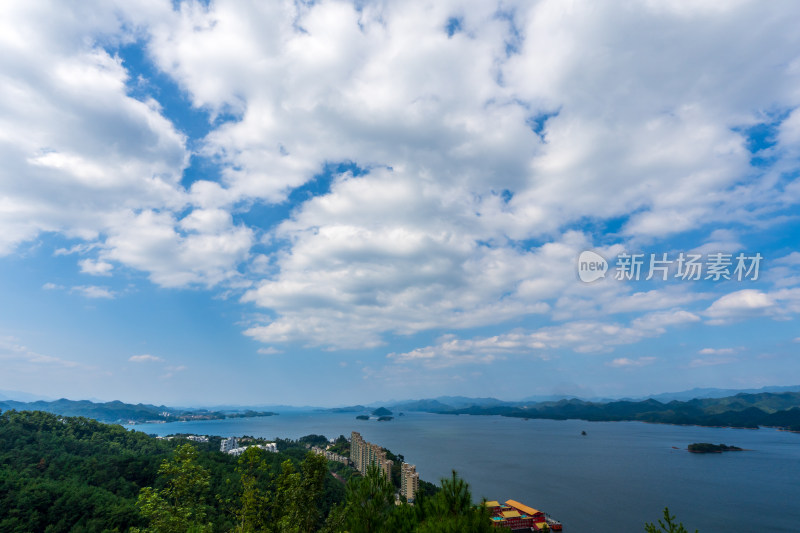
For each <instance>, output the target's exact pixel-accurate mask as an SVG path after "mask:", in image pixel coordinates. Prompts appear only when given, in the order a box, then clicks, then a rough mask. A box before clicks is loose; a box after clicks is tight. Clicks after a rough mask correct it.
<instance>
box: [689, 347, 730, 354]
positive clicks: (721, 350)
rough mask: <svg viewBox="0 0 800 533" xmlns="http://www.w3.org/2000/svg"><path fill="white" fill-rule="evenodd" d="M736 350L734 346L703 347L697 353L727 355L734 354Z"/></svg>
mask: <svg viewBox="0 0 800 533" xmlns="http://www.w3.org/2000/svg"><path fill="white" fill-rule="evenodd" d="M735 351H736V350H734V349H733V348H703V349H702V350H700V351H699V352H697V353H699V354H700V355H727V354H732V353H734V352H735Z"/></svg>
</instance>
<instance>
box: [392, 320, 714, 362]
mask: <svg viewBox="0 0 800 533" xmlns="http://www.w3.org/2000/svg"><path fill="white" fill-rule="evenodd" d="M698 321H700V317H698V316H697V315H694V314H692V313H689V312H687V311H665V312H654V313H649V314H647V315H644V316H642V317H640V318H637V319H635V320H633V321H632V322H631V323H630V324H629V325H624V324H620V323H615V322H599V321H573V322H567V323H564V324H560V325H557V326H549V327H543V328H540V329H538V330H536V331H524V330H515V331H513V332H509V333H504V334H502V335H495V336H492V337H476V338H472V339H459V338H457V337H456V336H454V335H445V336H443V337H442V338H440V339H439V340H438V342H437V343H436V344H434V345H431V346H426V347H424V348H417V349H415V350H412V351H409V352H405V353H390V354H389V355H388V356H387V357H388V358H389V359H391V360H393V361H395V362H397V363H421V364H423V365H425V366H429V367H445V366H454V365H458V364H466V363H475V362H484V363H488V362H492V361H494V360H495V359H497V358H501V357H507V356H510V355H512V354H513V355H523V356H533V357H539V358H543V359H547V358H549V357H550V355H551V352H553V351H556V350H562V349H567V350H572V351H574V352H577V353H598V352H609V351H612V349H613V348H614V347H616V346H621V345H627V344H635V343H637V342H639V341H641V340H643V339H646V338H650V337H658V336H660V335H663V334H664V333H666V331H667V328H668V327H670V326H678V325H681V324H689V323H693V322H698ZM640 361H642V362H645V363H646V362H648V361H649V359H648V358H642V359H640ZM615 366H622V365H615Z"/></svg>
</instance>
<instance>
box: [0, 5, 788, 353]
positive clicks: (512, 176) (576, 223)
mask: <svg viewBox="0 0 800 533" xmlns="http://www.w3.org/2000/svg"><path fill="white" fill-rule="evenodd" d="M30 5H32V4H30V3H7V5H3V7H2V8H0V9H2V10H3V11H2V14H3V16H2V17H0V35H3V38H2V39H1V40H0V58H2V59H0V67H2V72H4V73H6V76H7V78H8V83H2V84H0V158H2V160H3V161H4V166H3V170H0V225H2V227H3V229H4V231H3V234H2V235H0V253H11V252H12V251H13V250H14V249H15V247H16V246H18V245H19V244H20V243H22V242H25V241H29V240H31V239H34V238H36V236H37V235H39V234H41V233H43V232H54V233H58V234H60V235H62V236H65V237H67V238H69V239H73V240H77V241H80V242H79V243H78V244H74V245H71V247H69V248H64V249H60V250H59V251H57V252H56V254H59V255H61V254H75V255H76V256H77V257H76V261H77V263H78V266H79V268H80V270H81V272H84V273H87V274H91V275H116V274H117V273H118V272H121V271H124V270H125V269H126V268H129V269H135V270H138V271H141V272H145V273H146V274H147V275H148V276H149V279H150V280H151V281H152V282H153V283H155V284H157V285H159V286H163V287H172V288H180V287H187V286H203V287H218V286H224V289H225V290H233V291H239V292H238V294H242V302H244V303H246V304H250V303H252V304H254V305H256V306H258V307H260V308H263V309H265V312H264V316H266V317H268V318H265V319H264V320H255V321H253V322H252V323H250V324H249V325H248V327H247V329H246V331H245V333H246V334H247V335H249V336H251V337H253V338H255V339H257V340H260V341H263V342H265V343H303V344H306V345H311V346H324V347H328V348H338V349H341V348H365V347H375V346H379V345H382V344H384V343H386V342H387V341H386V339H387V338H388V337H389V336H391V335H412V334H415V333H418V332H421V331H430V330H436V331H447V332H452V331H459V330H466V329H469V328H472V327H477V326H486V325H490V324H502V323H506V322H509V321H512V320H521V319H526V318H530V317H532V316H537V317H546V318H549V319H551V320H552V321H554V322H555V325H553V326H550V327H549V328H548V327H544V328H540V329H538V330H536V331H532V332H527V333H521V334H519V335H520V338H519V339H515V338H513V335H516V333H514V334H512V333H508V334H506V335H508V337H507V338H506V336H503V335H501V336H500V337H499V339H501V340H499V341H498V342H497V343H492V342H489V341H485V340H484V341H485V342H484V341H479V340H475V339H473V340H470V341H467V340H463V339H458V338H457V337H456V338H450V337H446V338H444V340H441V341H440V342H439V343H438V344H436V345H435V346H433V347H423V348H419V349H418V351H415V350H412V351H409V352H407V353H406V354H397V355H393V358H394V359H396V360H398V361H405V360H412V359H418V360H433V359H436V360H439V361H445V360H450V361H467V360H469V358H470V357H474V359H473V361H474V362H482V361H486V360H488V359H487V357H489V356H493V357H499V356H500V355H502V354H505V353H507V352H504V351H503V348H502V346H503V343H505V342H509V343H511V344H514V342H517V343H518V346H517V348H518V349H521V350H525V349H533V350H541V349H544V348H538V347H537V343H541V344H542V345H543V346H544V347H545V348H547V349H555V348H566V349H570V350H575V351H579V352H591V351H604V350H607V349H608V348H609V347H610V346H614V345H618V344H629V343H633V342H638V340H641V339H642V338H646V337H650V336H657V335H661V334H663V333H664V332H665V331H666V330H667V329H668V328H670V327H673V326H676V325H679V324H684V323H691V322H696V321H698V320H700V318H699V317H700V316H701V315H702V316H703V317H705V318H707V319H708V320H709V322H710V323H712V324H713V323H727V322H729V321H732V320H736V319H739V318H743V317H747V316H761V315H769V316H775V317H781V318H785V317H787V316H789V315H790V314H792V313H795V312H797V311H798V309H800V298H799V297H798V296H797V293H796V291H797V289H794V288H793V287H795V286H796V284H797V283H794V284H792V282H785V284H784V285H783V286H781V287H777V288H776V290H773V291H771V292H770V291H768V290H766V289H763V290H762V289H747V290H740V291H736V292H733V293H731V294H727V295H723V296H719V294H715V295H714V296H713V297H714V298H716V300H715V301H713V302H712V303H711V304H710V306H708V307H707V308H706V310H705V311H703V312H695V311H693V310H691V309H694V308H696V307H697V305H698V302H699V301H702V300H706V299H711V298H712V296H710V295H708V294H705V293H701V292H699V291H698V290H697V289H695V288H693V287H689V286H688V285H684V286H681V287H674V286H665V287H663V288H656V289H651V288H650V287H648V288H647V289H642V290H640V289H637V288H635V287H634V286H633V285H625V284H622V283H615V282H613V280H606V281H607V282H603V283H598V284H596V285H581V284H579V283H578V282H577V280H576V279H575V272H574V269H573V265H574V260H575V258H576V257H577V255H578V254H579V253H580V251H581V250H583V249H589V248H592V249H598V250H599V251H601V252H603V253H606V252H615V251H619V250H620V249H622V248H623V247H626V246H628V245H632V244H641V243H647V242H653V241H654V240H657V239H665V238H668V237H669V236H671V235H674V234H676V233H681V232H689V231H702V234H704V235H707V234H710V236H709V238H708V239H707V240H706V242H705V244H701V246H700V247H698V249H699V250H706V249H707V250H711V249H712V248H713V249H714V251H732V250H736V249H739V248H740V246H741V243H740V240H741V239H740V235H739V234H737V233H734V232H731V231H719V230H717V231H712V230H713V229H714V228H717V227H718V226H719V225H724V224H726V223H729V222H732V221H736V222H737V223H740V224H742V225H743V226H748V225H751V226H757V227H768V226H769V225H770V224H776V223H778V222H777V221H778V220H780V218H779V217H776V218H774V219H773V217H772V215H773V214H775V213H776V212H777V211H778V210H780V209H784V208H786V207H787V206H791V205H795V204H796V203H797V202H799V201H800V181H799V180H798V179H797V178H796V177H795V176H796V173H792V172H789V171H788V170H790V169H792V168H794V167H795V166H796V164H797V162H798V161H800V150H798V149H797V146H798V143H797V140H798V139H799V138H800V112H798V111H797V108H798V107H800V93H798V92H797V90H796V87H797V86H798V82H800V68H798V67H797V65H798V64H800V59H798V57H799V56H798V52H797V50H798V49H800V35H798V32H796V29H795V27H794V24H793V22H794V21H793V17H791V16H787V15H786V14H787V12H791V11H792V10H796V9H797V8H796V6H794V5H793V4H791V3H779V2H776V3H770V5H769V6H767V7H765V6H764V4H763V3H760V2H754V1H751V2H748V1H744V2H736V3H732V2H729V3H717V4H696V5H695V4H686V3H604V4H598V5H595V4H594V3H592V4H591V9H589V8H588V7H589V3H588V2H578V3H576V4H565V3H564V2H561V1H558V0H550V1H542V2H538V3H530V2H514V1H512V2H510V3H509V2H503V3H492V2H481V3H476V4H473V5H471V6H470V9H463V6H462V5H461V4H460V3H455V2H448V1H445V2H435V3H430V2H428V3H425V2H415V1H411V2H403V3H402V4H399V3H380V2H376V3H367V4H363V5H362V4H358V5H356V4H352V3H347V2H338V1H325V2H314V3H302V2H301V3H296V2H295V3H276V2H271V3H263V2H262V3H258V2H240V1H235V0H218V1H216V2H210V3H209V2H201V1H194V0H188V1H184V2H180V3H174V5H173V3H171V2H166V1H163V2H159V1H152V2H143V3H136V4H131V3H123V2H119V3H116V2H86V3H82V4H81V5H80V6H73V5H66V4H61V3H57V2H53V3H51V4H47V3H44V4H42V5H41V6H39V7H36V6H34V7H29V6H30ZM454 14H458V16H459V17H460V20H461V24H460V29H459V31H456V32H448V31H447V30H446V26H447V21H448V20H449V19H450V18H451V17H452V16H454ZM620 35H624V36H625V38H624V39H622V38H620V37H619V36H620ZM743 35H746V36H748V38H742V36H743ZM131 43H139V44H140V45H141V46H143V47H144V48H145V50H146V57H147V58H148V59H150V60H152V61H153V62H154V64H155V66H156V68H158V69H160V71H161V73H162V74H165V75H166V76H168V77H170V78H171V79H172V80H173V81H175V82H176V83H177V84H178V86H179V87H180V89H181V90H182V91H184V93H185V95H186V97H187V98H188V99H189V101H190V103H191V105H192V106H193V108H194V109H193V111H199V112H202V113H207V114H208V116H209V124H208V128H209V132H208V134H207V135H205V136H204V137H203V138H195V139H187V137H186V135H185V133H183V132H181V131H179V129H178V128H177V127H176V125H175V124H173V123H171V122H170V121H169V120H168V119H167V117H166V115H165V113H164V111H163V109H162V107H161V104H159V102H158V101H157V100H156V98H157V97H158V94H157V93H156V92H154V93H153V94H152V95H149V96H142V95H139V96H138V97H134V96H133V93H134V91H132V89H131V76H132V75H133V73H132V72H129V71H128V68H129V67H130V66H129V65H127V64H126V63H125V62H124V61H123V60H122V59H120V57H119V54H117V53H116V52H115V50H116V49H117V48H118V47H119V46H120V45H122V44H131ZM698 51H700V52H698ZM732 80H736V83H732ZM144 81H145V82H146V80H144ZM145 85H146V83H145ZM775 110H778V111H777V112H776V111H775ZM789 110H791V111H789ZM776 113H777V114H776ZM776 116H778V117H780V118H775V117H776ZM767 123H769V124H771V127H773V128H774V129H775V135H774V141H775V143H774V145H772V146H771V147H769V148H768V149H767V150H768V153H765V154H763V155H765V156H768V158H767V159H768V160H769V165H767V166H758V165H753V164H752V160H753V156H754V154H753V153H752V152H751V150H752V147H750V145H749V139H748V137H747V131H748V128H751V127H753V126H759V125H764V124H767ZM2 132H6V133H2ZM8 132H13V134H10V133H8ZM190 146H191V149H190V148H189V147H190ZM192 151H194V153H192ZM191 155H194V156H195V157H202V158H205V159H206V160H208V161H212V162H213V163H214V164H215V165H217V167H218V168H219V175H216V174H215V172H210V173H209V175H201V176H199V178H198V177H197V176H194V177H192V178H191V179H189V178H188V176H187V175H186V174H185V173H184V170H185V169H186V167H187V165H188V162H189V157H190V156H191ZM215 168H216V167H215ZM343 169H344V170H343ZM21 177H24V179H21ZM314 180H320V183H317V184H314V185H315V187H310V188H309V190H308V191H305V190H303V191H302V192H303V195H301V196H300V197H299V198H298V196H292V194H293V192H296V191H298V188H299V187H301V186H303V185H308V184H310V183H311V182H312V181H314ZM328 181H329V182H328ZM316 186H318V187H316ZM254 206H258V208H259V209H261V208H267V209H269V208H271V207H276V209H277V210H278V211H279V210H280V209H283V208H284V207H287V206H288V211H289V213H290V214H289V216H288V217H282V220H280V221H279V222H277V223H275V222H274V221H272V220H270V221H267V222H263V223H262V222H261V221H260V219H259V217H258V216H245V215H251V214H252V213H249V211H250V210H251V209H252V208H253V207H254ZM266 218H270V217H266ZM612 222H613V223H614V224H618V225H619V226H620V228H619V231H618V232H615V233H614V234H613V235H609V236H608V238H602V239H601V238H597V235H596V234H597V233H598V230H597V229H596V228H598V227H603V225H604V224H606V223H612ZM609 239H611V240H613V241H614V242H608V241H609ZM601 240H602V241H603V242H602V243H598V242H596V241H601ZM255 246H258V247H259V249H258V250H257V251H254V247H255ZM62 250H63V251H62ZM611 255H613V254H610V255H609V256H611ZM78 257H79V259H78ZM793 261H794V258H793V256H789V257H787V258H786V260H785V261H784V263H782V264H779V265H777V266H778V267H780V268H785V269H792V268H795V267H796V263H795V262H793ZM783 279H784V280H787V279H792V278H791V277H783ZM797 279H800V277H798V278H797ZM72 290H73V291H74V292H78V293H81V294H84V295H85V296H88V297H96V298H103V297H105V298H110V297H113V296H114V293H113V292H112V291H111V290H109V289H105V288H102V287H95V286H79V287H75V288H73V289H72ZM702 305H704V306H705V305H706V304H702ZM625 313H643V316H641V317H639V318H636V319H634V320H631V321H630V322H626V318H620V319H617V318H609V317H608V315H609V314H612V315H615V314H625ZM561 322H563V323H561ZM490 345H491V347H490ZM498 354H499V355H498Z"/></svg>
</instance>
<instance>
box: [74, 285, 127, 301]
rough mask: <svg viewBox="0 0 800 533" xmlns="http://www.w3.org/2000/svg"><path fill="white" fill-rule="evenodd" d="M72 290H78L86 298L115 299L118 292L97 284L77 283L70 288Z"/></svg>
mask: <svg viewBox="0 0 800 533" xmlns="http://www.w3.org/2000/svg"><path fill="white" fill-rule="evenodd" d="M70 292H76V293H78V294H80V295H81V296H83V297H85V298H91V299H97V298H100V299H108V300H111V299H114V298H116V296H117V295H116V293H115V292H114V291H112V290H111V289H109V288H108V287H98V286H97V285H76V286H75V287H72V289H70Z"/></svg>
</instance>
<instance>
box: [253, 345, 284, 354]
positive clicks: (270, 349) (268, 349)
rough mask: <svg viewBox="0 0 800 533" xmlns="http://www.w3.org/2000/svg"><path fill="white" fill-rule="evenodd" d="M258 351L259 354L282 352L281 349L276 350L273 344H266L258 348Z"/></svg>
mask: <svg viewBox="0 0 800 533" xmlns="http://www.w3.org/2000/svg"><path fill="white" fill-rule="evenodd" d="M258 353H260V354H261V355H275V354H279V353H283V350H278V349H277V348H275V347H274V346H267V347H266V348H259V349H258Z"/></svg>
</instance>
